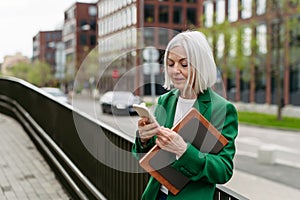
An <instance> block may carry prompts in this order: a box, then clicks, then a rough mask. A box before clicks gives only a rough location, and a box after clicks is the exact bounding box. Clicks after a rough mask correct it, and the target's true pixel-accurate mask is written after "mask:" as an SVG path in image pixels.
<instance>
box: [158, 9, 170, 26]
mask: <svg viewBox="0 0 300 200" xmlns="http://www.w3.org/2000/svg"><path fill="white" fill-rule="evenodd" d="M159 22H160V23H168V22H169V9H168V6H165V5H163V6H159Z"/></svg>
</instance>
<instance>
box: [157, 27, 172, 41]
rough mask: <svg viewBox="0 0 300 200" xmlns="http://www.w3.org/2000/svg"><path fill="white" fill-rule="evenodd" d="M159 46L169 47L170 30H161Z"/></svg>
mask: <svg viewBox="0 0 300 200" xmlns="http://www.w3.org/2000/svg"><path fill="white" fill-rule="evenodd" d="M158 40H159V44H160V45H167V43H168V40H169V37H168V29H162V28H160V29H159V38H158Z"/></svg>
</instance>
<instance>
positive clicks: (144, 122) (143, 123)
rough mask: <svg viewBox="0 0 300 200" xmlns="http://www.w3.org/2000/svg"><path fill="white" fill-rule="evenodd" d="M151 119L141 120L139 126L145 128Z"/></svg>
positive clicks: (144, 118)
mask: <svg viewBox="0 0 300 200" xmlns="http://www.w3.org/2000/svg"><path fill="white" fill-rule="evenodd" d="M148 121H149V119H148V118H147V117H143V118H140V119H139V120H138V126H145V125H146V124H147V123H148Z"/></svg>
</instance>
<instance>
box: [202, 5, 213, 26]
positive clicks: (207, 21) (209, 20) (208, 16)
mask: <svg viewBox="0 0 300 200" xmlns="http://www.w3.org/2000/svg"><path fill="white" fill-rule="evenodd" d="M213 15H214V7H213V3H212V2H206V3H205V4H204V26H205V27H211V26H212V25H213Z"/></svg>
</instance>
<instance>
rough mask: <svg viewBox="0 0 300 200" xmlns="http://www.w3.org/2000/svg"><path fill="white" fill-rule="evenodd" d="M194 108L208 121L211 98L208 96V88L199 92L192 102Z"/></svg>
mask: <svg viewBox="0 0 300 200" xmlns="http://www.w3.org/2000/svg"><path fill="white" fill-rule="evenodd" d="M193 107H194V108H196V109H197V110H199V112H200V113H201V114H202V115H203V116H204V117H205V118H206V119H207V120H208V121H210V117H211V115H210V113H211V112H209V110H210V109H211V98H210V89H207V90H205V91H204V93H201V94H199V96H198V98H197V101H196V102H195V103H194V106H193Z"/></svg>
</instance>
